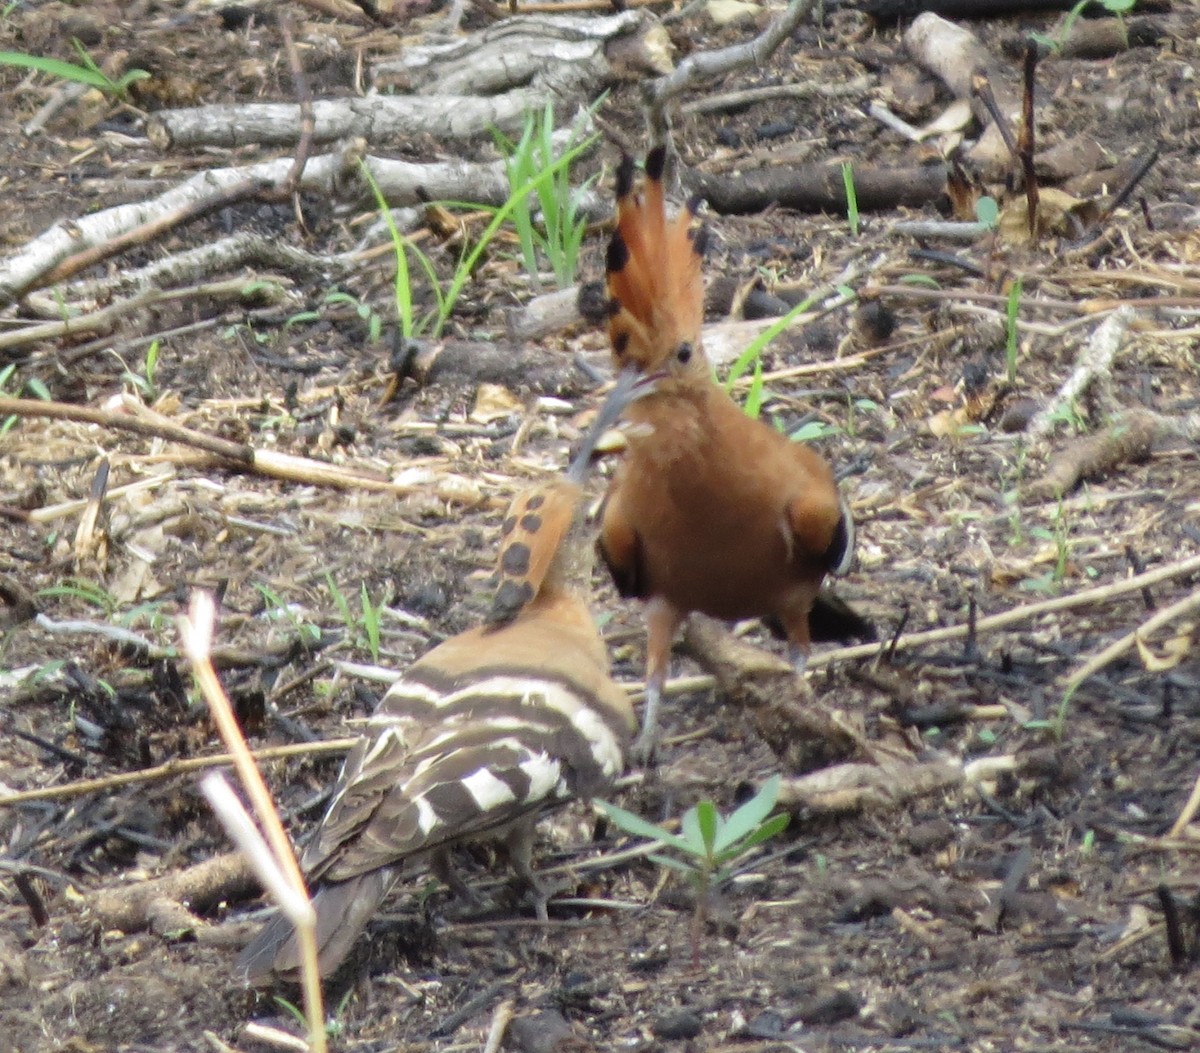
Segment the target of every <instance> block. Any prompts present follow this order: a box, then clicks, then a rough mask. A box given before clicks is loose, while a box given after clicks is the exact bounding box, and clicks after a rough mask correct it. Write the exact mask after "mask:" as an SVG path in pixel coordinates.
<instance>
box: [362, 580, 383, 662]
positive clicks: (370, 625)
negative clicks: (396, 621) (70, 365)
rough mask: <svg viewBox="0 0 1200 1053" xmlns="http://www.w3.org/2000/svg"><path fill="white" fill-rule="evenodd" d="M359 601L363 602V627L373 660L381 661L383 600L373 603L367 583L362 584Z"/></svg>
mask: <svg viewBox="0 0 1200 1053" xmlns="http://www.w3.org/2000/svg"><path fill="white" fill-rule="evenodd" d="M359 602H360V603H361V604H362V629H363V635H364V637H365V638H366V642H367V650H368V651H370V652H371V661H372V662H375V663H376V664H378V662H379V614H380V611H381V610H382V609H383V601H382V600H380V601H379V603H376V604H372V603H371V597H370V594H369V593H368V592H367V583H366V582H365V581H364V582H363V583H362V585H361V591H360V595H359Z"/></svg>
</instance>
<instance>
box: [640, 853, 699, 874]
mask: <svg viewBox="0 0 1200 1053" xmlns="http://www.w3.org/2000/svg"><path fill="white" fill-rule="evenodd" d="M646 858H647V859H649V860H650V862H652V863H657V864H658V865H659V866H660V867H666V868H667V869H668V870H676V871H678V872H679V873H681V874H687V876H688V877H695V876H696V874H698V873H699V871H698V870H697V869H696V867H695V866H693V865H692V864H691V863H688V862H686V861H685V860H682V859H676V858H675V857H674V856H663V855H659V854H658V853H657V852H655V853H654V854H652V855H649V856H647V857H646Z"/></svg>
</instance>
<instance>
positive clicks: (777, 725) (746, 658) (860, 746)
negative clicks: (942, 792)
mask: <svg viewBox="0 0 1200 1053" xmlns="http://www.w3.org/2000/svg"><path fill="white" fill-rule="evenodd" d="M683 645H684V649H685V651H686V652H687V653H688V654H689V655H691V657H692V658H694V659H695V660H696V661H697V662H698V663H699V664H700V666H701V667H702V668H703V669H705V670H706V671H707V672H709V673H711V674H712V675H713V676H714V677H715V679H716V685H717V689H718V690H719V691H720V692H721V694H722V696H724V698H725V700H726V701H728V702H732V703H733V704H734V705H736V706H738V707H739V708H740V709H742V710H744V711H745V713H746V715H747V716H748V717H749V719H750V721H751V723H752V724H753V725H754V728H755V730H756V731H757V732H758V734H759V735H760V736H761V737H762V739H763V741H764V742H766V744H767V745H768V746H770V747H771V750H772V751H773V752H774V753H775V755H776V756H777V757H778V758H779V759H780V761H781V764H782V768H783V771H784V772H785V774H790V775H795V774H804V773H806V772H810V771H814V770H816V769H818V768H826V767H828V766H829V765H831V764H834V763H836V762H838V761H842V760H846V759H847V758H850V757H859V758H861V757H865V756H869V755H870V750H869V749H868V747H867V744H866V742H865V740H864V738H863V736H862V734H861V732H860V731H858V730H857V729H854V728H852V727H851V726H850V725H849V724H848V723H847V721H846V719H845V718H844V717H842V716H841V715H839V714H837V713H835V712H833V711H831V710H828V709H827V708H826V707H825V706H824V705H823V704H822V703H821V702H820V701H819V700H818V699H817V698H816V697H815V696H814V694H813V690H812V688H811V687H810V686H809V685H808V682H807V681H806V680H804V679H803V678H802V677H800V676H797V675H796V671H795V670H794V669H793V668H792V667H791V665H790V664H789V663H788V662H785V661H784V660H783V659H782V658H778V657H776V656H775V655H773V654H771V653H770V652H769V651H764V650H763V649H762V648H761V647H755V646H754V645H753V644H751V643H747V642H746V641H745V640H739V639H737V638H736V637H735V636H733V635H732V634H731V633H730V632H729V631H728V630H727V629H726V628H725V627H724V626H723V625H721V623H720V622H717V621H714V620H713V619H711V618H706V617H705V616H703V615H700V614H693V615H692V616H691V617H690V618H689V619H688V622H687V629H686V631H685V633H684V638H683Z"/></svg>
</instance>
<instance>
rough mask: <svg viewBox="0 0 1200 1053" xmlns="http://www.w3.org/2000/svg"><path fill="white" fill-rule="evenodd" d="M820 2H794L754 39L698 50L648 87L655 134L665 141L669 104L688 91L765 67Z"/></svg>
mask: <svg viewBox="0 0 1200 1053" xmlns="http://www.w3.org/2000/svg"><path fill="white" fill-rule="evenodd" d="M815 3H816V0H791V2H790V3H789V4H788V6H787V8H786V10H785V11H784V12H783V14H781V15H779V16H778V17H776V18H774V19H772V21H771V22H770V23H769V24H768V26H767V28H766V29H764V30H763V31H762V32H761V33H760V34H759V35H758V36H757V37H755V38H754V39H753V40H747V41H745V42H743V43H741V44H734V45H732V46H730V47H727V48H721V49H720V50H718V51H697V52H694V53H693V54H691V55H689V56H688V57H687V58H686V59H684V60H683V61H682V62H681V63H680V64H679V65H678V66H677V67H676V68H675V69H674V70H673V71H672V72H670V73H668V74H667V75H666V76H665V77H659V78H658V79H657V80H654V81H651V82H650V83H649V84H648V85H647V86H646V105H647V107H648V109H649V117H650V128H651V132H652V133H653V134H655V135H656V136H657V137H659V138H665V137H666V136H665V132H666V129H667V128H668V127H669V122H668V120H667V113H666V110H667V103H669V102H670V101H671V100H672V99H673V98H675V96H677V95H680V94H681V93H683V92H684V91H686V90H687V89H688V88H692V87H695V86H696V85H698V84H704V83H707V82H709V81H712V80H715V79H716V78H717V77H723V76H725V75H727V74H729V73H735V72H737V71H738V70H742V69H749V68H751V67H753V66H762V65H764V64H765V63H766V61H767V59H769V58H770V57H771V55H773V54H774V53H775V49H776V48H777V47H779V45H780V44H782V43H783V42H784V41H785V40H787V38H788V37H790V36H791V35H792V33H794V32H795V31H796V28H797V27H798V26H799V25H800V23H801V21H802V20H803V19H804V17H805V15H807V14H808V13H809V11H811V10H812V8H813V5H814V4H815Z"/></svg>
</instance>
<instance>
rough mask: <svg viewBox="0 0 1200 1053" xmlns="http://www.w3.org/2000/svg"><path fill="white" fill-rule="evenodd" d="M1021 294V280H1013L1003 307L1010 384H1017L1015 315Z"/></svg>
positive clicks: (1005, 353) (1006, 358) (1019, 305)
mask: <svg viewBox="0 0 1200 1053" xmlns="http://www.w3.org/2000/svg"><path fill="white" fill-rule="evenodd" d="M1022 292H1023V286H1022V282H1021V279H1020V278H1016V279H1014V280H1013V283H1012V288H1010V289H1009V290H1008V300H1007V301H1006V303H1005V307H1004V364H1005V369H1006V372H1007V374H1008V382H1009V383H1010V384H1015V383H1016V382H1017V349H1018V345H1017V337H1018V335H1019V334H1018V332H1017V314H1018V313H1019V311H1020V309H1021V293H1022Z"/></svg>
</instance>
